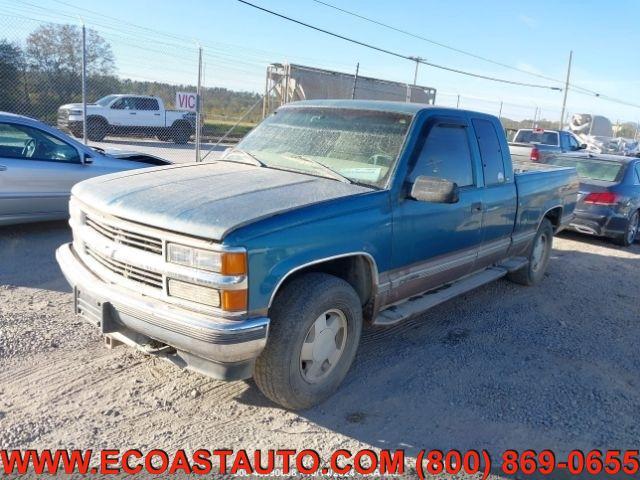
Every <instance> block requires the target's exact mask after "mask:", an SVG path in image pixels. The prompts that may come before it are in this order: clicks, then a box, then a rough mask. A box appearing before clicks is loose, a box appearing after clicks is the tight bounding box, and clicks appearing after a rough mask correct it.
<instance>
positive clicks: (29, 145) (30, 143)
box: [0, 123, 80, 163]
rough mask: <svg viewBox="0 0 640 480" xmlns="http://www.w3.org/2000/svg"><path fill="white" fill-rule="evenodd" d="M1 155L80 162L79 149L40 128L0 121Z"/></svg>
mask: <svg viewBox="0 0 640 480" xmlns="http://www.w3.org/2000/svg"><path fill="white" fill-rule="evenodd" d="M0 157H4V158H17V159H24V160H52V161H58V162H71V163H80V155H79V154H78V151H77V150H76V149H75V148H74V147H73V146H72V145H69V144H68V143H66V142H63V141H62V140H60V139H59V138H57V137H55V136H53V135H50V134H49V133H47V132H45V131H43V130H40V129H38V128H33V127H27V126H25V125H20V124H17V123H0Z"/></svg>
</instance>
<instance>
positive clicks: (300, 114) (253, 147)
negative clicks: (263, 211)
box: [231, 107, 412, 188]
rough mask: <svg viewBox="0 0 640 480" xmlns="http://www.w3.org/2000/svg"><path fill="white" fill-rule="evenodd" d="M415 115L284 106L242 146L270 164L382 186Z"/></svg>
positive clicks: (262, 124)
mask: <svg viewBox="0 0 640 480" xmlns="http://www.w3.org/2000/svg"><path fill="white" fill-rule="evenodd" d="M411 118H412V117H411V115H406V114H399V113H393V112H383V111H375V110H353V109H347V108H324V107H293V108H284V109H282V110H279V111H277V112H276V113H274V114H273V115H271V116H270V117H269V118H267V119H266V120H265V121H263V122H262V123H261V124H260V125H259V126H258V127H257V128H256V129H255V130H253V131H252V132H251V133H250V134H249V135H247V137H246V138H245V139H244V140H242V142H240V143H239V144H238V149H240V150H243V151H245V152H247V153H249V154H251V155H252V156H253V157H255V158H257V159H259V160H260V161H261V162H262V163H263V164H264V166H266V167H271V168H279V169H282V170H290V171H298V172H302V173H308V174H311V175H317V176H324V177H328V178H334V179H336V180H339V179H341V178H342V179H348V180H349V181H351V182H353V183H359V184H365V185H369V186H372V187H377V188H380V187H383V186H384V185H385V183H386V180H387V178H388V176H389V174H390V172H391V171H392V170H393V167H394V165H395V163H396V161H397V159H398V155H399V153H400V149H401V148H402V145H403V143H404V139H405V136H406V134H407V130H408V129H409V124H410V123H411ZM231 155H233V153H232V152H231ZM332 172H334V173H333V174H332Z"/></svg>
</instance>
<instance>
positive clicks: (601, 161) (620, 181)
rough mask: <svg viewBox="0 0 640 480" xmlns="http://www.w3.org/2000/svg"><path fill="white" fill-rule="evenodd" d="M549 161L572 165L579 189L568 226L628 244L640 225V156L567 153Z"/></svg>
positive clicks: (634, 237) (565, 165)
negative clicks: (575, 172) (576, 174)
mask: <svg viewBox="0 0 640 480" xmlns="http://www.w3.org/2000/svg"><path fill="white" fill-rule="evenodd" d="M548 163H552V164H554V165H559V166H563V167H575V168H576V170H577V171H578V176H579V177H580V192H579V194H578V204H577V206H576V209H575V218H574V220H573V221H572V222H571V223H570V225H569V227H568V228H569V229H571V230H575V231H577V232H580V233H586V234H588V235H596V236H599V237H607V238H611V239H612V240H613V241H614V242H616V243H617V244H619V245H622V246H625V247H628V246H629V245H631V244H632V243H633V242H635V241H636V239H637V238H638V230H639V224H640V159H638V158H634V157H622V156H618V155H594V154H587V153H584V154H566V155H558V156H556V157H553V158H551V159H550V160H549V162H548Z"/></svg>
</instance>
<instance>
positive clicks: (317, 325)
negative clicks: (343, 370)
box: [300, 309, 347, 383]
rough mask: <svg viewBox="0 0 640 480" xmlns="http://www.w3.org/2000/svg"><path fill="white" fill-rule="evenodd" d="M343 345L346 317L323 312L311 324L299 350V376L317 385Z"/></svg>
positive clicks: (332, 365) (328, 371)
mask: <svg viewBox="0 0 640 480" xmlns="http://www.w3.org/2000/svg"><path fill="white" fill-rule="evenodd" d="M346 344H347V317H346V316H345V314H344V313H343V312H342V311H340V310H337V309H332V310H327V311H326V312H324V313H323V314H322V315H320V316H319V317H318V318H316V320H315V321H314V322H313V324H312V325H311V327H310V328H309V330H308V331H307V335H306V337H305V339H304V343H303V344H302V348H301V350H300V373H301V374H302V377H303V378H304V379H305V381H307V382H309V383H318V382H320V381H322V380H323V379H324V378H326V377H327V376H328V375H329V373H331V371H332V370H333V369H334V368H335V366H336V365H337V364H338V362H339V361H340V358H342V354H343V353H344V349H345V346H346Z"/></svg>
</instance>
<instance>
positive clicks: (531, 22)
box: [518, 13, 538, 29]
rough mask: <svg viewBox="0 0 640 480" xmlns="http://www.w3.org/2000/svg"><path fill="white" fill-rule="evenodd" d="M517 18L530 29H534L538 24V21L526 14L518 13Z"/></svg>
mask: <svg viewBox="0 0 640 480" xmlns="http://www.w3.org/2000/svg"><path fill="white" fill-rule="evenodd" d="M518 20H520V21H521V22H522V23H524V24H525V25H526V26H527V27H529V28H531V29H534V28H536V27H537V26H538V22H537V21H536V19H535V18H532V17H529V16H528V15H525V14H523V13H521V14H520V15H518Z"/></svg>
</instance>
